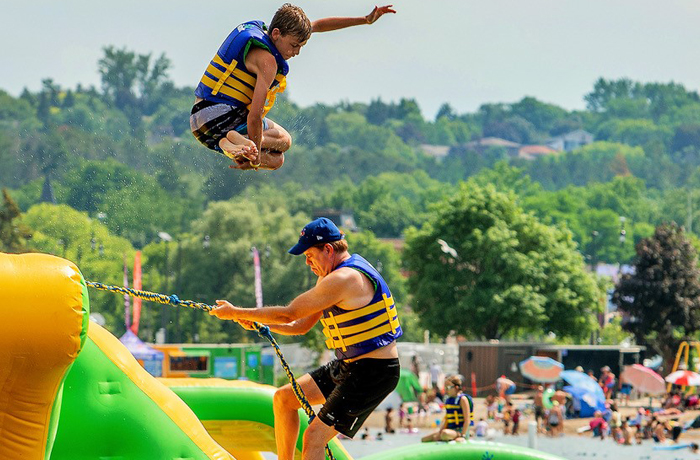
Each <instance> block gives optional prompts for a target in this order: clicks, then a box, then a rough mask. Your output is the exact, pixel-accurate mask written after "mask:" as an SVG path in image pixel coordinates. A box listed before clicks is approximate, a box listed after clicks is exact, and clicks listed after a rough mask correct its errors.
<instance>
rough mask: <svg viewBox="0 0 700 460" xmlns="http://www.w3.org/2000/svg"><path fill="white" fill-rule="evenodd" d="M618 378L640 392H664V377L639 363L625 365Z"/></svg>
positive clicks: (655, 393) (654, 393)
mask: <svg viewBox="0 0 700 460" xmlns="http://www.w3.org/2000/svg"><path fill="white" fill-rule="evenodd" d="M620 378H622V379H623V380H624V381H625V383H629V384H630V385H632V386H633V387H634V388H636V389H637V391H639V392H640V393H648V394H650V395H658V394H663V393H666V383H665V382H664V378H663V377H661V376H660V375H659V374H657V373H656V372H654V371H653V370H651V369H649V368H648V367H645V366H642V365H641V364H632V365H631V366H625V370H624V371H622V374H621V375H620Z"/></svg>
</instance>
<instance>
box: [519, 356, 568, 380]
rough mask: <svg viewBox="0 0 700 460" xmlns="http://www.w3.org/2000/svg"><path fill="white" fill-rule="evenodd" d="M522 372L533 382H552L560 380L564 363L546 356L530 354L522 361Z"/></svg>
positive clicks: (520, 365)
mask: <svg viewBox="0 0 700 460" xmlns="http://www.w3.org/2000/svg"><path fill="white" fill-rule="evenodd" d="M519 367H520V373H521V374H523V376H524V377H527V378H528V379H530V380H532V381H533V382H546V383H552V382H556V381H557V380H559V374H561V371H563V370H564V365H563V364H562V363H560V362H559V361H555V360H553V359H552V358H548V357H546V356H530V357H529V358H527V359H525V360H522V361H520V364H519Z"/></svg>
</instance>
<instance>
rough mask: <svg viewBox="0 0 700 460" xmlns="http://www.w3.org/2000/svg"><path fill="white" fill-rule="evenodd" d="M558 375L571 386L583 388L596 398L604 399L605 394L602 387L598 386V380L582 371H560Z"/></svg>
mask: <svg viewBox="0 0 700 460" xmlns="http://www.w3.org/2000/svg"><path fill="white" fill-rule="evenodd" d="M559 376H560V377H561V378H562V379H564V380H566V382H567V383H568V384H569V385H571V386H572V387H578V388H584V389H586V390H587V391H589V392H590V393H592V394H593V395H594V396H595V397H596V399H602V400H603V401H605V394H604V393H603V389H602V388H600V385H598V382H597V381H596V380H593V379H592V378H590V377H589V376H588V375H586V374H584V373H583V372H579V371H561V374H559Z"/></svg>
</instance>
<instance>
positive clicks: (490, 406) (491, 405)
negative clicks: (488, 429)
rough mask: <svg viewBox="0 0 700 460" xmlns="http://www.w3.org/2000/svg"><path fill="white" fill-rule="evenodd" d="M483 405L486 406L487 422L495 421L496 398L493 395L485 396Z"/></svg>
mask: <svg viewBox="0 0 700 460" xmlns="http://www.w3.org/2000/svg"><path fill="white" fill-rule="evenodd" d="M484 404H486V418H487V419H489V420H495V419H496V411H497V410H498V403H497V402H496V397H495V396H494V395H487V396H486V400H485V401H484Z"/></svg>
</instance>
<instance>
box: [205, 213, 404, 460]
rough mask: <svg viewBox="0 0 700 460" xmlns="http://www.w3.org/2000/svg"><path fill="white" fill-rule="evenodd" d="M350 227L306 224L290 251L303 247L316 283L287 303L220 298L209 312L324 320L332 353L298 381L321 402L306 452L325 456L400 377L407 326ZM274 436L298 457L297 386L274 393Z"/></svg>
mask: <svg viewBox="0 0 700 460" xmlns="http://www.w3.org/2000/svg"><path fill="white" fill-rule="evenodd" d="M344 238H345V235H344V234H343V233H342V232H341V231H340V230H339V229H338V227H336V226H335V224H334V223H333V222H332V221H331V220H330V219H327V218H325V217H321V218H319V219H316V220H314V221H312V222H310V223H309V224H307V225H306V226H305V227H304V228H303V229H302V231H301V236H300V237H299V241H298V242H297V244H296V245H295V246H294V247H292V248H291V249H290V250H289V253H290V254H293V255H301V254H303V255H304V257H305V259H306V264H307V265H308V266H309V267H310V269H311V271H312V272H313V273H314V274H315V275H316V276H317V277H318V280H317V282H316V285H315V286H314V287H313V288H311V289H309V290H308V291H306V292H304V293H303V294H301V295H299V296H298V297H296V298H295V299H294V300H292V302H291V303H290V304H289V305H287V306H268V307H261V308H242V307H236V306H233V305H231V303H229V302H228V301H226V300H217V301H216V303H217V305H218V307H217V308H215V309H213V310H211V311H210V314H211V315H213V316H216V317H217V318H219V319H222V320H233V321H237V322H238V323H239V324H240V325H241V326H243V327H244V328H246V329H250V330H253V329H256V325H255V324H254V322H260V323H262V324H264V325H267V326H268V327H269V328H270V331H272V332H276V333H279V334H284V335H300V334H306V333H307V332H309V331H310V330H311V328H312V327H314V326H315V325H316V323H317V322H319V321H320V322H321V324H322V325H323V333H324V336H325V337H326V338H327V340H326V342H325V344H326V346H327V347H328V348H330V349H332V350H334V351H335V357H336V359H334V360H333V361H331V362H329V363H327V364H325V365H323V366H321V367H319V368H318V369H316V370H314V371H312V372H311V373H308V374H304V375H303V376H301V377H300V378H299V379H297V383H298V384H299V386H300V387H301V389H302V391H303V393H304V395H306V399H307V400H308V402H309V403H310V404H311V405H316V404H321V405H322V407H321V409H320V410H319V412H318V414H317V416H316V417H314V418H313V420H312V421H311V422H310V423H309V426H308V428H307V429H306V431H305V432H304V439H303V447H302V459H304V460H311V459H313V460H316V459H323V458H324V455H325V454H324V448H325V446H326V444H328V441H330V440H331V439H333V438H334V437H335V436H336V435H337V434H338V433H342V434H344V435H345V436H348V437H350V438H352V437H354V436H355V434H356V433H357V431H358V430H359V429H360V427H361V426H362V424H363V423H364V421H365V420H366V419H367V417H368V416H369V415H370V414H371V413H372V411H374V409H375V408H376V407H377V406H378V405H379V404H380V403H381V402H382V401H383V400H384V399H385V398H386V396H387V395H389V393H391V392H392V391H393V390H394V388H396V385H397V384H398V382H399V374H400V366H399V355H398V347H397V346H396V339H398V338H399V337H401V335H402V334H403V332H402V330H401V325H400V324H399V318H398V312H397V308H396V305H395V303H394V298H393V296H392V294H391V291H390V290H389V286H387V284H386V282H385V281H384V278H382V276H381V274H380V273H379V272H378V271H377V269H376V268H374V267H373V266H372V265H371V264H370V263H369V262H367V261H366V260H365V259H364V258H362V257H361V256H360V255H359V254H352V255H351V254H350V253H349V252H348V244H347V242H346V241H345V239H344ZM272 407H273V411H274V421H275V424H274V426H275V440H276V442H277V456H278V458H279V459H280V460H293V459H294V453H295V451H296V444H297V438H298V436H299V425H300V421H299V409H300V407H301V405H300V403H299V401H298V400H297V398H296V396H295V394H294V392H293V390H292V386H291V385H290V384H287V385H285V386H283V387H281V388H279V389H278V390H277V391H276V392H275V395H274V397H273V406H272Z"/></svg>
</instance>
